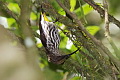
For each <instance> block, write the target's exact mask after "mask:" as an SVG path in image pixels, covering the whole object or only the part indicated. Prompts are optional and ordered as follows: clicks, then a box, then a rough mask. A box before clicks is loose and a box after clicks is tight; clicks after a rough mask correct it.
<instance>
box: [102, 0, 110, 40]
mask: <svg viewBox="0 0 120 80" xmlns="http://www.w3.org/2000/svg"><path fill="white" fill-rule="evenodd" d="M103 6H104V9H105V28H106V30H105V36H106V37H107V38H108V39H110V31H109V20H108V19H109V17H108V4H107V1H106V0H103Z"/></svg>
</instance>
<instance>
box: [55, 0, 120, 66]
mask: <svg viewBox="0 0 120 80" xmlns="http://www.w3.org/2000/svg"><path fill="white" fill-rule="evenodd" d="M56 1H57V3H58V4H59V5H60V6H61V7H62V8H63V9H64V10H65V11H66V12H67V13H68V14H69V15H70V16H71V17H72V18H73V19H74V20H75V23H76V24H78V26H79V28H80V29H81V30H82V31H83V32H84V33H85V34H86V35H87V36H89V37H90V39H91V40H92V41H93V42H94V44H95V45H96V46H98V47H99V48H101V49H102V50H103V51H104V52H105V53H106V54H107V55H108V56H109V57H110V58H111V60H112V61H113V62H114V63H115V64H116V65H117V66H119V67H120V64H119V60H117V59H116V58H115V57H114V56H113V55H112V53H111V52H110V51H109V50H108V49H107V48H106V47H105V46H104V45H103V44H102V43H101V42H100V41H99V40H97V39H96V38H95V37H94V36H92V35H91V34H90V33H89V32H88V31H87V30H86V29H85V28H84V26H83V25H82V23H81V21H80V20H79V19H78V18H77V16H76V15H75V14H74V13H72V12H70V11H69V10H68V9H67V8H66V7H65V6H64V5H63V4H62V3H61V2H60V0H56Z"/></svg>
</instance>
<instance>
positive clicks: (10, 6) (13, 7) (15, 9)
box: [7, 3, 20, 14]
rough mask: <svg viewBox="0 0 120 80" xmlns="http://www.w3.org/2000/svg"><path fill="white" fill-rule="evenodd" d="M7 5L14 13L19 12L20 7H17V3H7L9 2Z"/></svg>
mask: <svg viewBox="0 0 120 80" xmlns="http://www.w3.org/2000/svg"><path fill="white" fill-rule="evenodd" d="M7 7H8V8H9V9H10V10H11V11H13V12H15V13H17V14H20V7H19V5H18V4H17V3H9V4H8V5H7Z"/></svg>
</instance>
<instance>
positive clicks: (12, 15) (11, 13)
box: [0, 1, 19, 22]
mask: <svg viewBox="0 0 120 80" xmlns="http://www.w3.org/2000/svg"><path fill="white" fill-rule="evenodd" d="M0 5H1V8H2V9H3V10H4V11H5V12H6V13H7V14H8V15H9V16H11V17H12V18H14V19H15V20H16V21H17V22H19V21H18V16H17V15H16V14H15V13H13V12H12V11H11V10H10V9H9V8H8V7H7V5H6V4H5V3H4V2H3V1H0Z"/></svg>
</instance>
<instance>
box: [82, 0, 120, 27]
mask: <svg viewBox="0 0 120 80" xmlns="http://www.w3.org/2000/svg"><path fill="white" fill-rule="evenodd" d="M84 1H85V2H86V3H88V4H89V5H90V6H92V7H93V8H94V9H95V10H97V12H98V13H99V14H100V15H101V17H102V18H104V17H105V13H104V12H105V10H104V9H103V8H101V7H100V6H99V5H97V4H96V3H95V2H94V1H93V0H84ZM108 19H109V22H112V23H114V24H116V25H117V26H118V27H119V28H120V21H119V20H117V19H116V18H114V17H113V16H111V15H110V14H108Z"/></svg>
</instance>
